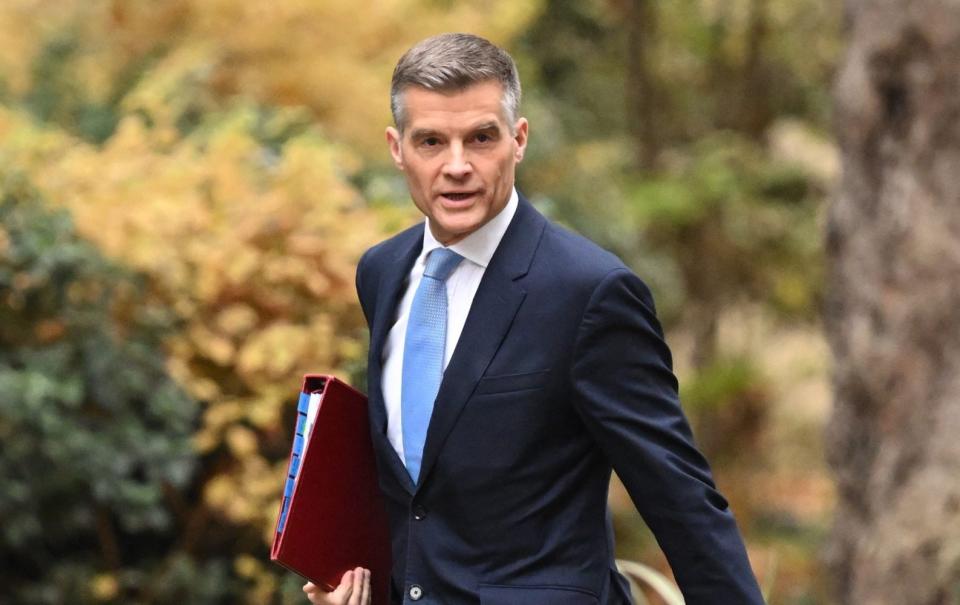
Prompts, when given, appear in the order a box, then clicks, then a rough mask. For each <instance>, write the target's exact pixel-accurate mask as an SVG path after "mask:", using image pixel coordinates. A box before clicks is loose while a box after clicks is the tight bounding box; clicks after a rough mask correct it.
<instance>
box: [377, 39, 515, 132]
mask: <svg viewBox="0 0 960 605" xmlns="http://www.w3.org/2000/svg"><path fill="white" fill-rule="evenodd" d="M490 81H493V82H499V83H500V85H501V86H502V87H503V99H502V103H503V115H504V118H506V120H507V122H508V124H509V125H510V128H511V130H512V129H513V126H514V124H516V121H517V118H518V117H519V115H520V76H518V75H517V66H516V64H515V63H514V62H513V58H512V57H511V56H510V55H509V54H508V53H507V51H505V50H503V49H502V48H499V47H498V46H496V45H494V44H493V43H491V42H490V41H488V40H485V39H483V38H481V37H480V36H474V35H473V34H440V35H439V36H433V37H431V38H427V39H426V40H422V41H420V42H419V43H417V44H416V45H415V46H413V47H412V48H411V49H410V50H408V51H407V52H406V53H404V55H403V56H402V57H400V60H399V61H398V62H397V67H396V68H395V69H394V70H393V80H392V82H391V85H390V111H392V112H393V122H394V124H396V126H397V128H398V129H399V130H400V131H401V132H403V129H404V126H406V122H405V120H406V115H404V109H405V108H404V106H403V92H404V90H406V88H407V87H409V86H419V87H421V88H425V89H427V90H435V91H441V92H451V91H459V90H463V89H464V88H467V87H468V86H470V85H472V84H478V83H481V82H490Z"/></svg>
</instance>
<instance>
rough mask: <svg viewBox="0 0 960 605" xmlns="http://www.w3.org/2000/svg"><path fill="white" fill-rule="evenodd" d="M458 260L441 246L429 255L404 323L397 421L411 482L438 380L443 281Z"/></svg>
mask: <svg viewBox="0 0 960 605" xmlns="http://www.w3.org/2000/svg"><path fill="white" fill-rule="evenodd" d="M462 260H463V257H462V256H460V255H459V254H457V253H456V252H454V251H453V250H449V249H447V248H436V249H434V250H432V251H431V252H430V254H429V255H428V256H427V267H426V269H424V271H423V279H421V280H420V286H419V287H417V293H416V294H415V295H414V296H413V306H411V307H410V317H409V319H408V320H407V336H406V342H405V343H404V345H403V377H402V383H401V385H400V418H401V420H400V422H401V425H402V429H403V458H404V463H405V464H406V465H407V472H408V473H410V477H411V478H412V479H413V482H414V483H416V482H417V480H418V479H419V477H420V462H421V460H422V459H423V445H424V442H425V441H426V439H427V427H428V426H429V425H430V415H431V414H432V413H433V402H434V400H435V399H436V398H437V391H439V390H440V379H441V378H442V377H443V349H444V345H445V344H446V341H447V287H446V281H447V278H448V277H450V274H451V273H453V270H454V269H455V268H456V267H457V265H458V264H460V261H462Z"/></svg>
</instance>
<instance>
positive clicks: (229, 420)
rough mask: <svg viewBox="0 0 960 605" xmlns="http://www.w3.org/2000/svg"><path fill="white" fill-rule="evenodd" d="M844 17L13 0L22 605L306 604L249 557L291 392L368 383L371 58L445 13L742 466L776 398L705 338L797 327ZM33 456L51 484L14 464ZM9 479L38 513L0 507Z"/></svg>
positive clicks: (8, 418) (378, 82)
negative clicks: (665, 340)
mask: <svg viewBox="0 0 960 605" xmlns="http://www.w3.org/2000/svg"><path fill="white" fill-rule="evenodd" d="M838 13H839V7H837V6H835V4H831V3H826V2H822V1H820V0H733V1H732V2H726V3H720V2H716V1H715V0H677V1H676V2H669V3H660V2H650V1H648V0H584V1H575V0H536V1H527V2H516V1H510V0H490V1H488V2H482V3H478V2H465V1H460V0H456V1H443V2H437V1H435V0H391V1H389V2H375V3H372V4H371V5H370V6H365V7H364V9H363V18H358V9H357V6H356V5H355V4H352V3H348V2H342V1H339V0H330V1H324V2H314V1H312V0H277V1H275V2H271V3H266V4H264V3H260V4H257V3H244V2H235V1H234V0H161V1H157V0H63V1H61V2H57V3H45V2H40V1H39V0H8V1H6V2H4V3H3V4H2V6H0V50H2V52H0V167H3V171H4V172H3V175H4V180H3V185H2V191H3V195H4V196H5V197H4V198H3V199H4V202H3V204H4V205H3V213H4V215H3V230H2V231H0V251H2V253H3V256H0V259H2V264H0V268H2V270H3V271H5V272H6V273H4V274H3V275H2V276H0V282H2V283H0V287H2V288H4V290H3V297H0V314H2V318H3V323H2V326H0V334H2V335H3V349H2V351H0V359H2V360H3V364H6V365H4V366H3V368H4V369H3V379H2V381H0V391H2V393H0V395H2V397H3V400H2V401H0V406H2V407H0V410H2V414H0V430H4V431H7V432H6V433H5V435H7V434H15V435H16V437H17V438H16V439H14V440H11V441H7V439H4V447H3V450H2V451H0V468H3V469H4V472H3V480H4V482H5V484H9V485H10V486H12V487H10V488H9V489H7V490H4V491H5V493H4V494H3V495H2V496H0V513H2V515H0V520H2V521H3V526H4V531H5V532H6V533H5V534H4V538H3V539H4V542H3V543H2V544H0V559H2V561H3V571H2V572H0V574H7V575H0V580H3V581H5V582H7V583H8V584H9V585H10V586H16V587H17V590H18V591H20V592H18V595H19V596H18V597H17V598H18V599H20V600H22V601H23V602H24V603H34V602H36V603H55V602H66V601H69V602H76V603H80V604H84V603H174V602H188V603H221V602H231V603H236V602H241V603H257V604H262V603H301V602H303V597H302V594H301V593H300V592H299V584H298V582H297V579H296V578H295V577H294V576H292V574H286V573H284V572H282V571H281V570H279V569H277V568H275V567H274V566H273V565H271V564H270V563H269V562H268V561H267V547H268V545H269V542H270V540H271V533H272V529H273V522H274V520H275V514H276V510H277V505H278V497H279V490H280V488H281V477H282V474H283V472H284V467H285V462H286V456H287V453H288V450H289V436H290V435H289V433H290V428H291V426H292V421H293V419H292V416H291V410H292V401H293V395H294V392H295V389H296V385H297V384H298V383H299V375H300V374H302V373H304V372H307V371H311V372H334V373H338V374H341V375H345V376H349V377H350V378H351V381H352V382H353V383H354V384H362V382H363V375H364V359H365V358H364V354H365V349H366V340H365V339H366V334H365V328H364V323H363V318H362V315H361V313H360V310H359V307H358V304H357V302H356V299H355V294H354V291H353V276H354V267H355V265H356V261H357V259H358V258H359V256H360V254H361V253H362V252H363V250H364V249H365V248H366V247H368V246H369V245H371V244H372V243H374V242H376V241H378V240H379V239H382V238H384V237H386V236H387V235H388V234H390V233H393V232H396V231H397V230H399V229H400V228H401V227H404V226H406V225H408V224H409V223H410V222H411V221H413V220H416V214H415V212H414V211H413V210H412V207H411V205H410V204H409V201H408V198H407V193H406V186H405V183H404V180H403V178H402V177H401V176H399V175H398V174H397V173H396V172H395V171H394V170H393V168H392V166H391V164H390V163H389V156H388V154H387V153H386V152H385V149H384V144H383V127H384V126H385V125H387V124H388V120H389V103H388V90H389V80H390V73H391V71H392V69H393V65H394V63H395V61H396V59H397V58H398V57H399V55H400V54H401V53H402V52H403V50H405V49H406V48H407V47H408V46H409V45H410V44H411V43H413V42H414V41H416V40H418V39H420V38H422V37H424V36H426V35H430V34H432V33H436V32H439V31H451V30H460V31H471V32H475V33H478V34H480V35H484V36H487V37H489V38H490V39H492V40H494V41H495V42H498V43H501V44H503V45H505V46H506V47H507V48H509V49H511V51H512V52H513V53H514V55H515V57H516V58H517V60H518V62H519V64H520V70H521V74H522V77H523V81H524V113H525V114H526V115H527V116H528V117H529V118H530V120H531V124H532V130H531V135H532V136H531V143H530V148H529V150H528V154H527V157H526V159H525V160H524V164H523V165H522V167H521V170H520V173H519V178H520V188H521V189H522V190H523V191H524V192H525V193H526V194H528V195H530V196H531V197H532V198H533V199H534V200H535V201H536V202H537V203H538V204H539V205H540V207H541V209H543V210H544V211H545V212H547V213H548V214H551V215H552V216H553V217H554V218H556V219H558V220H560V221H561V222H564V223H566V224H568V225H570V226H571V227H573V228H575V229H576V230H578V231H580V232H582V233H584V234H586V235H587V236H589V237H591V238H592V239H594V240H595V241H598V242H599V243H601V244H602V245H604V246H605V247H607V248H610V249H611V250H613V251H615V252H616V253H618V254H619V255H621V256H622V257H623V258H624V259H625V260H626V261H627V262H628V263H629V264H631V265H632V266H633V267H634V268H635V269H636V270H637V271H638V272H639V273H640V275H641V276H643V278H644V279H645V280H647V281H648V282H649V283H650V284H651V286H652V288H653V290H654V293H655V296H656V299H657V302H658V308H659V313H660V315H661V317H662V318H663V319H664V322H665V324H666V326H667V327H668V329H670V330H671V331H673V332H678V333H680V334H681V335H683V336H685V337H687V339H688V340H689V341H690V343H691V344H690V346H689V349H690V352H689V358H690V363H689V365H690V368H689V369H688V370H685V372H686V373H685V374H684V376H683V381H682V382H683V384H684V393H683V396H684V400H685V405H686V407H687V409H688V411H689V413H690V415H691V417H692V420H693V423H694V425H695V427H696V431H697V435H698V439H699V440H700V441H701V442H702V444H703V445H704V447H705V449H707V450H708V452H709V453H710V454H711V456H712V457H716V458H717V462H719V465H718V474H728V476H732V475H733V474H734V473H736V469H737V468H739V467H740V466H741V465H747V466H750V461H756V460H757V459H758V458H759V456H758V452H759V449H760V448H762V447H763V444H764V443H765V442H764V434H765V430H766V427H767V424H768V421H769V418H770V413H769V408H770V406H771V405H772V401H773V398H774V397H775V393H774V390H773V389H772V388H771V387H770V379H769V377H767V376H766V375H765V373H764V371H763V370H762V367H761V366H762V363H761V360H758V359H753V358H750V357H749V356H746V355H744V354H743V352H742V351H734V352H731V351H728V350H726V349H725V347H724V343H723V342H722V339H721V338H720V336H719V326H720V324H721V323H722V322H723V319H724V318H725V317H727V316H728V315H729V314H730V312H731V310H733V309H739V308H743V307H744V306H749V307H751V308H760V309H763V310H764V312H765V313H769V314H771V316H773V317H776V318H777V321H779V322H782V323H783V324H807V325H809V324H810V323H812V322H813V321H815V315H816V308H817V305H818V300H819V297H820V282H821V277H820V276H821V265H822V259H821V255H820V247H821V246H820V235H819V228H818V216H819V209H820V207H821V205H822V200H823V199H824V197H825V196H826V194H827V192H828V191H829V188H830V186H831V184H832V182H833V180H834V178H835V176H836V159H835V151H834V150H833V146H832V143H831V142H830V140H829V137H827V136H825V135H824V134H823V133H824V132H825V131H826V129H827V128H828V126H829V112H828V102H827V99H828V96H829V95H828V88H827V86H826V83H827V81H828V79H829V77H830V70H831V69H832V65H833V61H834V57H835V56H836V53H837V50H838V47H839V35H838V26H837V24H838V22H839V14H838ZM41 200H44V201H41ZM8 223H9V225H8ZM14 252H15V254H14ZM66 268H69V269H66ZM71 292H73V293H74V294H71ZM76 292H80V294H77V293H76ZM24 296H30V297H34V298H30V301H31V303H30V304H25V301H26V300H27V299H26V298H24ZM78 297H79V298H78ZM34 300H36V302H32V301H34ZM53 377H56V381H54V379H53ZM174 385H176V386H174ZM54 411H56V412H57V413H56V414H54V413H53V412H54ZM50 418H54V419H56V420H55V421H51V420H50ZM58 431H59V432H58ZM64 434H67V435H72V436H71V437H69V438H63V439H62V438H61V437H62V436H63V435H64ZM187 438H189V445H186V444H185V441H184V440H185V439H187ZM74 439H75V440H77V441H76V442H74V441H72V440H74ZM8 444H9V445H8ZM15 444H18V445H15ZM71 448H72V449H71ZM48 450H49V451H48ZM50 457H59V458H55V460H56V464H55V466H56V467H57V468H58V471H57V473H55V474H54V475H53V476H51V477H49V478H48V479H49V484H47V483H44V482H42V481H38V480H35V479H34V478H33V475H32V474H30V473H27V471H26V469H29V468H31V466H30V465H31V464H34V465H40V464H41V463H43V464H44V465H50V464H54V463H53V462H52V460H54V458H50ZM45 480H47V479H45ZM84 490H86V491H84ZM25 498H29V499H31V500H32V501H35V499H37V498H40V500H41V501H43V502H45V503H48V504H44V506H43V507H41V508H38V509H37V510H36V511H33V512H35V513H36V514H37V515H47V517H43V518H42V519H41V518H39V517H37V518H34V519H33V521H30V520H29V519H26V518H23V519H21V517H16V519H17V520H16V521H15V522H14V521H13V519H14V517H12V516H11V515H14V514H17V515H21V516H22V515H25V514H27V511H24V510H23V509H22V506H20V505H21V504H22V503H23V501H24V499H25ZM18 503H19V504H18ZM737 510H738V515H739V517H740V518H741V520H742V521H743V520H746V526H747V528H748V529H749V527H750V519H752V518H753V514H752V512H751V511H750V510H749V509H747V510H743V509H742V508H738V509H737ZM50 519H52V521H51V520H50ZM38 523H39V524H40V527H44V528H45V529H44V539H45V548H44V549H41V550H40V551H35V552H33V554H32V555H30V556H26V555H25V554H24V553H25V547H24V546H23V544H24V543H25V541H26V540H28V539H29V538H30V537H32V536H35V533H36V532H37V531H39V530H38ZM622 525H623V524H622V523H621V524H618V527H619V526H622ZM104 528H106V529H104ZM30 532H34V533H30ZM111 535H112V536H113V537H112V538H111V537H109V536H111ZM18 540H19V542H18ZM111 541H113V542H114V545H113V546H111V545H110V543H111ZM626 542H629V541H626ZM36 552H42V553H43V554H42V555H37V554H36ZM31 556H36V557H47V558H45V559H42V558H41V559H37V560H33V559H31V558H30V557H31ZM21 558H22V559H23V560H22V562H21V563H18V564H16V565H11V564H8V563H7V561H8V560H15V559H16V560H19V559H21ZM787 573H790V570H787ZM67 595H69V598H68V597H67Z"/></svg>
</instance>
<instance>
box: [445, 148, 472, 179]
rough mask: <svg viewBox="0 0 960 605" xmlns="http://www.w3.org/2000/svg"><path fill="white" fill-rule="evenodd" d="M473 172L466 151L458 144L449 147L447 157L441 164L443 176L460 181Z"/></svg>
mask: <svg viewBox="0 0 960 605" xmlns="http://www.w3.org/2000/svg"><path fill="white" fill-rule="evenodd" d="M471 172H473V165H472V164H471V163H470V158H468V157H467V154H466V150H464V148H463V145H462V144H460V143H454V144H452V145H450V152H449V156H448V157H447V161H446V162H444V164H443V174H444V176H447V177H449V178H451V179H454V180H457V181H461V180H463V179H464V178H466V177H468V176H469V175H470V173H471Z"/></svg>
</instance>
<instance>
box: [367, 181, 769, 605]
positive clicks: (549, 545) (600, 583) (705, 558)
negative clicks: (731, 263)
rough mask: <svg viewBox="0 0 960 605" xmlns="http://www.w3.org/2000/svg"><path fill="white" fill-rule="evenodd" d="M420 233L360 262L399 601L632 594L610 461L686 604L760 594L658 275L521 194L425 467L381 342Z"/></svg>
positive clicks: (560, 604) (457, 355)
mask: <svg viewBox="0 0 960 605" xmlns="http://www.w3.org/2000/svg"><path fill="white" fill-rule="evenodd" d="M422 240H423V225H422V224H419V225H416V226H414V227H412V228H411V229H408V230H406V231H404V232H402V233H400V234H399V235H397V236H395V237H393V238H391V239H389V240H387V241H385V242H383V243H381V244H379V245H377V246H375V247H373V248H371V249H370V250H368V251H367V253H366V254H365V255H364V257H363V258H362V259H361V261H360V263H359V267H358V269H357V291H358V293H359V297H360V302H361V305H362V307H363V311H364V313H365V314H366V318H367V321H368V323H369V326H370V330H371V341H370V357H369V368H368V385H367V386H368V392H369V402H370V424H371V431H372V434H373V442H374V447H375V449H376V455H377V462H378V471H379V478H380V486H381V488H382V490H383V493H384V495H385V497H386V501H387V507H388V513H389V518H390V528H391V538H392V547H393V559H394V566H393V575H392V587H391V588H392V591H393V596H392V601H393V602H395V603H400V602H401V600H403V602H404V603H411V602H414V600H413V599H411V595H413V596H417V597H419V599H416V601H415V602H417V603H431V604H435V605H459V604H473V605H475V604H477V603H479V604H481V605H506V604H524V605H597V604H604V605H607V604H621V603H629V602H630V599H629V596H628V595H629V590H628V587H627V585H626V582H625V581H624V579H623V578H622V577H621V576H620V575H619V574H618V573H617V571H616V569H615V566H614V555H613V552H614V548H613V537H612V533H611V530H610V522H609V512H608V507H607V490H608V484H609V480H610V473H611V468H612V469H615V470H616V472H617V474H618V475H619V476H620V478H621V479H622V481H623V483H624V485H625V486H626V488H627V490H628V491H629V493H630V496H631V498H632V499H633V502H634V503H635V505H636V507H637V510H638V511H639V512H640V514H641V515H642V517H643V519H644V521H645V522H646V523H647V524H648V525H649V526H650V528H651V530H652V531H653V533H654V535H655V536H656V539H657V541H658V542H659V544H660V546H661V547H662V548H663V551H664V552H665V553H666V556H667V558H668V560H669V562H670V566H671V567H672V569H673V571H674V574H675V576H676V579H677V582H678V583H679V585H680V588H681V590H682V592H683V594H684V596H685V598H686V602H687V604H688V605H708V604H709V605H724V604H730V605H733V604H736V605H745V604H760V603H762V602H763V600H762V598H761V596H760V592H759V589H758V587H757V583H756V580H755V578H754V576H753V573H752V571H751V569H750V564H749V562H748V560H747V557H746V552H745V549H744V546H743V543H742V540H741V538H740V534H739V532H738V530H737V527H736V523H735V522H734V519H733V516H732V515H731V513H730V510H729V509H728V507H727V502H726V501H725V500H724V498H723V496H721V495H720V493H719V492H718V491H717V489H716V488H715V486H714V483H713V480H712V477H711V474H710V469H709V467H708V466H707V462H706V460H704V458H703V456H702V455H701V454H700V453H699V451H698V450H697V449H696V447H695V446H694V444H693V439H692V435H691V432H690V428H689V425H688V423H687V421H686V419H685V417H684V415H683V412H682V411H681V409H680V405H679V401H678V397H677V381H676V379H675V378H674V375H673V372H672V367H671V364H672V361H671V356H670V351H669V349H668V348H667V345H666V344H665V342H664V339H663V333H662V331H661V328H660V325H659V322H658V321H657V319H656V316H655V313H654V306H653V300H652V298H651V296H650V292H649V290H648V289H647V287H646V286H645V285H644V284H643V282H641V280H640V279H639V278H637V277H636V276H635V275H634V274H633V273H632V272H631V271H630V270H629V269H627V268H626V267H625V266H624V264H623V263H622V262H621V261H620V260H619V259H617V258H616V257H615V256H614V255H612V254H610V253H608V252H606V251H604V250H602V249H601V248H599V247H598V246H596V245H595V244H593V243H591V242H590V241H588V240H586V239H584V238H582V237H579V236H577V235H574V234H571V233H569V232H567V231H565V230H563V229H561V228H559V227H557V226H556V225H554V224H552V223H550V222H549V221H547V220H546V219H545V218H544V217H543V216H542V215H540V213H538V212H537V211H536V210H535V209H534V208H533V207H532V206H531V205H530V204H529V203H528V202H527V201H526V200H524V199H523V198H522V197H521V200H520V205H519V208H518V210H517V213H516V215H515V216H514V218H513V220H512V222H511V224H510V226H509V228H508V230H507V232H506V234H505V235H504V238H503V240H502V241H501V243H500V246H499V247H498V248H497V251H496V253H495V254H494V256H493V258H492V259H491V261H490V264H489V266H488V267H487V269H486V272H485V273H484V276H483V279H482V281H481V283H480V286H479V289H478V290H477V293H476V297H475V298H474V300H473V305H472V307H471V308H470V312H469V315H468V317H467V321H466V324H465V326H464V328H463V332H462V334H461V336H460V340H459V342H458V344H457V348H456V350H455V351H454V352H453V356H452V358H451V359H450V363H449V365H448V367H447V369H446V371H445V373H444V376H443V382H442V384H441V386H440V392H439V394H438V396H437V400H436V404H435V407H434V410H433V416H432V418H431V421H430V426H429V429H428V432H427V440H426V444H425V447H424V454H423V462H422V467H421V479H420V482H419V484H418V485H413V483H412V481H411V480H410V477H409V475H408V474H407V472H406V470H405V468H404V466H403V462H402V461H401V460H400V458H399V457H398V456H397V454H396V452H395V451H394V449H393V447H392V446H391V445H390V443H389V441H388V440H387V436H386V423H387V416H386V412H385V409H384V404H383V396H382V387H381V373H382V367H381V356H382V352H383V346H384V341H385V340H386V336H387V333H388V332H389V330H390V327H391V325H392V324H393V322H394V321H395V316H396V312H397V304H398V302H399V299H400V297H401V296H402V292H403V285H404V282H405V278H406V276H407V274H408V272H409V271H410V268H411V267H412V265H413V262H414V261H415V259H416V257H417V256H418V254H419V253H420V250H421V246H422ZM411 591H412V592H411Z"/></svg>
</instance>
